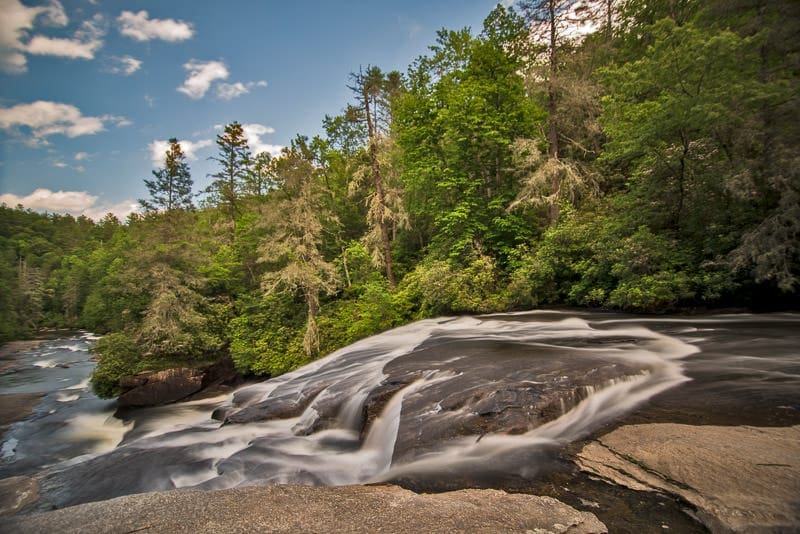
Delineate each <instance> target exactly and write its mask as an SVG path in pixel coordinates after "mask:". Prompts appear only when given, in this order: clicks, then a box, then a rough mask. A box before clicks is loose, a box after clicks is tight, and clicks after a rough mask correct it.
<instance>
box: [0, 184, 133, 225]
mask: <svg viewBox="0 0 800 534" xmlns="http://www.w3.org/2000/svg"><path fill="white" fill-rule="evenodd" d="M0 203H2V204H5V205H6V206H16V205H18V204H22V205H23V206H24V207H25V208H29V209H32V210H36V211H47V212H51V213H69V214H71V215H74V216H79V215H84V216H86V217H89V218H91V219H94V220H100V219H102V218H103V217H105V215H106V214H107V213H113V214H114V215H116V216H117V217H118V218H120V219H122V220H124V219H125V218H126V217H127V216H128V215H129V214H130V213H132V212H134V211H137V209H138V203H136V202H134V201H132V200H124V201H122V202H117V203H114V204H111V203H109V202H105V201H100V197H98V196H97V195H91V194H89V193H88V192H86V191H51V190H49V189H44V188H40V189H37V190H35V191H34V192H33V193H31V194H29V195H26V196H18V195H14V194H11V193H4V194H1V195H0Z"/></svg>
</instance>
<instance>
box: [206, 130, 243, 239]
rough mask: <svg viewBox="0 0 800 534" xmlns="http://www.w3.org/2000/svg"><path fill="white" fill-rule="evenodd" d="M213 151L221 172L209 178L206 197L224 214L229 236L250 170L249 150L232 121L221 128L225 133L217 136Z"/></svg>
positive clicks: (241, 133) (241, 131) (240, 131)
mask: <svg viewBox="0 0 800 534" xmlns="http://www.w3.org/2000/svg"><path fill="white" fill-rule="evenodd" d="M217 147H218V148H219V155H218V156H217V157H212V158H211V159H212V160H214V161H216V162H218V163H219V164H220V167H221V169H220V171H219V172H217V173H215V174H212V175H211V177H212V178H214V181H213V182H212V183H211V185H210V186H209V187H208V188H207V189H206V193H208V194H210V195H211V199H212V201H214V202H216V203H217V204H218V205H220V206H222V207H223V208H224V209H225V210H226V211H227V213H228V220H229V222H230V225H231V235H233V228H234V226H235V224H236V213H237V211H238V209H239V208H238V204H239V200H240V198H241V196H242V191H243V188H244V184H245V183H246V182H247V180H248V177H249V176H250V174H251V171H250V167H251V166H252V157H251V154H250V146H249V145H248V144H247V138H246V137H245V135H244V129H243V128H242V125H241V124H239V123H238V122H236V121H234V122H233V123H231V124H228V125H227V126H225V131H224V132H223V133H222V134H220V135H218V136H217Z"/></svg>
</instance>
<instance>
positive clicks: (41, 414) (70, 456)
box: [0, 311, 800, 509]
mask: <svg viewBox="0 0 800 534" xmlns="http://www.w3.org/2000/svg"><path fill="white" fill-rule="evenodd" d="M91 339H92V336H90V335H88V334H78V335H75V336H72V337H70V338H68V339H61V340H56V341H50V342H46V343H44V344H42V345H41V346H40V347H39V348H37V349H36V350H33V351H30V352H27V353H24V354H21V355H18V357H17V358H18V362H22V363H23V365H19V366H17V367H16V368H15V369H13V370H12V371H10V372H6V374H5V375H2V376H0V394H13V393H30V392H41V393H42V394H43V395H44V396H43V397H42V400H41V402H40V403H39V404H38V406H37V407H36V409H35V410H34V412H33V414H32V415H31V416H30V417H28V418H27V419H25V420H22V421H19V422H17V423H14V424H13V425H12V426H11V427H10V428H9V429H8V430H7V431H6V433H5V435H4V436H3V438H2V439H3V442H2V460H0V478H3V477H6V476H12V475H20V474H21V475H29V476H33V475H35V476H36V477H37V478H39V479H40V484H41V488H42V498H41V503H42V504H41V505H40V508H41V509H44V508H46V507H50V506H56V507H63V506H68V505H72V504H77V503H82V502H90V501H95V500H101V499H107V498H111V497H115V496H119V495H125V494H130V493H140V492H149V491H159V490H166V489H175V488H194V489H218V488H229V487H235V486H241V485H256V484H283V483H295V484H313V485H344V484H356V483H371V482H386V481H389V482H395V483H400V484H402V485H405V486H407V487H412V488H415V489H426V490H441V489H453V488H459V487H474V486H489V487H501V488H507V489H515V488H529V489H531V490H535V491H542V490H543V488H544V486H548V485H549V486H553V487H555V486H556V485H558V486H559V487H561V488H563V487H566V484H567V482H565V478H564V477H565V476H567V475H568V476H570V477H574V476H576V475H575V470H574V469H572V470H570V468H568V467H565V466H566V465H567V464H568V463H569V462H567V461H566V460H565V458H568V457H569V449H570V447H571V446H574V444H575V443H578V442H580V441H581V440H585V439H587V438H590V437H592V436H593V435H595V434H597V433H599V432H601V431H607V430H608V429H610V428H612V427H613V426H615V425H619V424H622V423H624V422H667V421H669V422H682V423H690V424H722V425H743V424H747V425H761V426H785V425H791V424H797V423H798V422H800V315H796V314H766V315H751V314H733V315H714V316H691V317H633V316H626V315H620V314H606V313H596V312H594V313H593V312H541V311H539V312H525V313H519V314H503V315H489V316H478V317H458V318H440V319H431V320H424V321H418V322H416V323H413V324H410V325H407V326H404V327H401V328H398V329H395V330H392V331H389V332H385V333H383V334H380V335H377V336H374V337H371V338H368V339H365V340H362V341H359V342H357V343H355V344H353V345H351V346H349V347H346V348H344V349H341V350H339V351H337V352H335V353H333V354H331V355H329V356H327V357H326V358H323V359H321V360H318V361H316V362H314V363H312V364H310V365H308V366H306V367H303V368H301V369H298V370H296V371H294V372H292V373H288V374H285V375H282V376H280V377H277V378H275V379H272V380H268V381H264V382H260V383H257V384H253V385H249V386H246V387H244V388H242V389H240V390H238V391H236V392H235V393H234V394H233V395H230V396H225V397H220V398H215V399H208V400H203V401H195V402H192V403H183V404H176V405H170V406H162V407H156V408H149V409H141V410H136V411H133V412H131V413H130V414H127V415H126V419H125V420H120V419H117V418H116V417H114V415H113V411H114V404H113V402H107V401H101V400H99V399H97V398H96V397H94V395H92V394H91V393H90V391H89V389H88V386H87V378H88V375H89V374H90V373H91V369H92V367H93V365H94V364H93V363H92V362H90V361H89V354H88V352H87V350H88V345H89V343H90V341H91ZM565 473H566V475H565ZM543 481H545V482H543ZM586 483H587V484H589V482H588V481H587V482H586ZM595 493H596V492H595ZM589 494H591V492H589V493H587V495H589ZM582 500H583V499H582ZM586 502H591V501H586Z"/></svg>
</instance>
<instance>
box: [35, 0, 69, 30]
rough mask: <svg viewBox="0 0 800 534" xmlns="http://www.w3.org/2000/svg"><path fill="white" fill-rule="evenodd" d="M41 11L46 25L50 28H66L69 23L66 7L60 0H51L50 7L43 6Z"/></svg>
mask: <svg viewBox="0 0 800 534" xmlns="http://www.w3.org/2000/svg"><path fill="white" fill-rule="evenodd" d="M40 9H42V15H43V17H42V18H43V19H44V23H45V24H47V25H49V26H66V25H67V24H68V23H69V18H68V17H67V14H66V13H65V12H64V6H62V5H61V2H59V1H58V0H50V3H49V4H48V5H46V6H42V7H41V8H40Z"/></svg>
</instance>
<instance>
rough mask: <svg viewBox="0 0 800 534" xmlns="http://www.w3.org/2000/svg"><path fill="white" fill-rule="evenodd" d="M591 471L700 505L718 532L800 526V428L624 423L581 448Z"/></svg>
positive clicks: (707, 521) (580, 456)
mask: <svg viewBox="0 0 800 534" xmlns="http://www.w3.org/2000/svg"><path fill="white" fill-rule="evenodd" d="M577 463H578V465H579V466H580V467H581V468H582V469H583V470H585V471H587V472H588V473H591V474H593V475H596V476H599V477H601V478H603V479H605V480H607V481H610V482H612V483H615V484H619V485H623V486H627V487H629V488H632V489H636V490H640V491H666V492H668V493H672V494H674V495H678V496H680V497H681V498H683V499H685V500H686V501H688V502H689V503H691V504H692V505H694V506H696V507H697V516H698V518H699V519H700V520H701V521H703V523H705V524H706V525H707V526H708V527H709V528H710V529H711V530H712V531H714V532H743V531H748V532H751V531H758V532H762V531H770V532H778V531H780V532H789V531H793V530H794V529H796V527H797V525H798V524H800V500H799V499H798V495H800V426H793V427H785V428H766V427H761V428H759V427H750V426H738V427H722V426H690V425H679V424H671V423H669V424H646V425H628V426H623V427H620V428H618V429H616V430H614V431H613V432H611V433H609V434H606V435H605V436H603V437H601V438H600V439H599V440H597V441H595V442H592V443H589V444H588V445H586V446H585V447H584V448H583V450H582V451H581V452H580V453H579V454H578V457H577Z"/></svg>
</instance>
